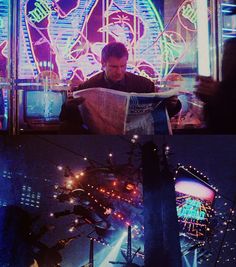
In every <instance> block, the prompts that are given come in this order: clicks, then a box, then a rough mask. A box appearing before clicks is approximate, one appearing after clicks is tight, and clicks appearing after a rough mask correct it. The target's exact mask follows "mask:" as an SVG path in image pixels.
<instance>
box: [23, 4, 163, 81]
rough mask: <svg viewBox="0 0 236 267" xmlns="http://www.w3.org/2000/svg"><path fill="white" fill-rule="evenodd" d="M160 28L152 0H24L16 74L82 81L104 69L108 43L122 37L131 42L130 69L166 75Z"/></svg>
mask: <svg viewBox="0 0 236 267" xmlns="http://www.w3.org/2000/svg"><path fill="white" fill-rule="evenodd" d="M162 31H163V25H162V20H161V18H160V15H159V13H158V11H157V9H156V7H155V6H154V5H153V3H152V1H151V0H148V1H146V0H136V1H133V0H132V1H131V0H120V1H115V0H86V1H85V0H71V1H68V0H57V1H49V0H22V1H21V4H20V32H21V34H20V40H19V41H20V42H19V51H20V52H19V66H20V68H19V73H18V75H19V78H20V79H32V78H37V77H45V76H48V77H53V78H59V79H61V80H70V81H72V82H73V83H76V82H77V81H81V80H82V81H84V80H86V79H87V78H89V77H91V76H93V75H94V74H96V73H97V72H100V71H101V65H100V54H101V49H102V48H103V47H104V45H105V44H107V43H109V42H112V41H120V42H123V43H124V44H125V45H126V46H127V47H128V50H129V55H130V57H129V63H128V69H129V70H130V71H131V72H134V73H138V74H141V75H143V76H146V77H149V78H157V77H163V76H164V75H165V74H166V73H167V70H168V64H167V63H166V62H165V60H164V58H163V55H164V51H165V46H166V44H165V40H164V36H161V37H158V36H159V34H160V33H161V32H162ZM157 38H159V42H158V43H157V44H155V45H153V44H154V42H155V40H156V39H157ZM42 51H43V52H42Z"/></svg>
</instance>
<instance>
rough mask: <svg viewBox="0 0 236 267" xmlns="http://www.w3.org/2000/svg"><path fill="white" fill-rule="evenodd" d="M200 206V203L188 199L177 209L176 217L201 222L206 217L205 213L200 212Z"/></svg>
mask: <svg viewBox="0 0 236 267" xmlns="http://www.w3.org/2000/svg"><path fill="white" fill-rule="evenodd" d="M201 206H202V203H201V201H199V200H194V199H191V198H189V199H187V200H186V202H185V203H184V204H183V205H182V206H178V207H177V215H178V217H181V218H184V219H194V220H197V221H202V220H204V219H205V217H206V212H205V211H203V210H201Z"/></svg>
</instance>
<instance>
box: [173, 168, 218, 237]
mask: <svg viewBox="0 0 236 267" xmlns="http://www.w3.org/2000/svg"><path fill="white" fill-rule="evenodd" d="M175 191H176V206H177V216H178V220H179V224H180V228H181V233H183V234H185V235H187V236H188V237H191V238H193V239H203V238H204V236H205V232H206V228H207V227H208V223H209V218H210V215H211V213H212V208H211V206H212V202H213V200H214V196H215V192H214V190H212V189H211V188H210V187H209V186H208V185H207V184H206V183H205V182H203V181H202V180H200V179H199V178H198V177H196V176H194V175H192V174H191V173H190V172H189V171H188V170H186V169H184V168H182V167H180V168H179V169H178V172H177V175H176V183H175Z"/></svg>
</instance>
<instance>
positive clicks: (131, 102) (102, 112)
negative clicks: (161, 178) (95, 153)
mask: <svg viewBox="0 0 236 267" xmlns="http://www.w3.org/2000/svg"><path fill="white" fill-rule="evenodd" d="M173 95H174V92H173V91H172V92H167V93H165V92H164V93H142V94H137V93H126V92H120V91H115V90H112V89H107V88H89V89H85V90H81V91H77V92H74V93H73V96H74V98H77V97H83V98H84V99H85V101H84V103H83V104H82V105H81V106H80V111H81V115H82V117H83V120H84V123H85V124H86V125H87V126H88V128H89V129H90V130H91V131H92V132H93V133H95V134H115V135H119V134H147V135H149V134H150V135H153V134H171V133H172V132H171V127H170V122H169V117H168V113H167V111H166V108H165V104H164V102H163V100H164V99H166V98H168V97H170V96H173Z"/></svg>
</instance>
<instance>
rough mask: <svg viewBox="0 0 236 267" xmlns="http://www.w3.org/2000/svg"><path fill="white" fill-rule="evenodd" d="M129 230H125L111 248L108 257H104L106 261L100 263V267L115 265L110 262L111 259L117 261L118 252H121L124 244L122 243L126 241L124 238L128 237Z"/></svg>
mask: <svg viewBox="0 0 236 267" xmlns="http://www.w3.org/2000/svg"><path fill="white" fill-rule="evenodd" d="M127 235H128V232H127V231H125V232H124V233H123V234H122V235H121V237H120V239H119V240H118V241H117V243H116V245H115V246H114V247H113V248H112V249H111V251H110V253H109V254H108V255H107V256H106V258H105V259H104V261H103V262H102V263H101V264H100V265H99V267H104V266H106V267H109V266H113V264H111V263H109V261H116V259H117V257H118V254H119V252H120V248H121V246H122V243H123V241H124V239H125V238H126V237H127Z"/></svg>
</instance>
